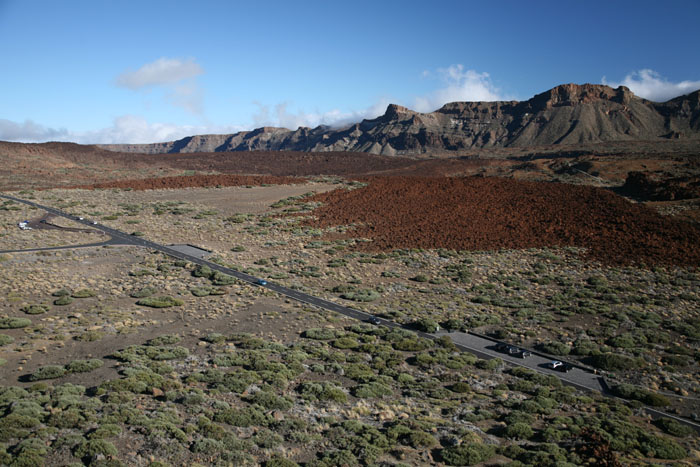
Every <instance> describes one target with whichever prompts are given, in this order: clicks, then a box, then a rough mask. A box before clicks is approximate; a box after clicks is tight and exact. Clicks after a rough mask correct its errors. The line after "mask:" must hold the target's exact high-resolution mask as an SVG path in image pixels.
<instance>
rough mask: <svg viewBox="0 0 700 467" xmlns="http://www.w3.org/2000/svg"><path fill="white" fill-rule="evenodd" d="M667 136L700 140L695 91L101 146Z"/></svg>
mask: <svg viewBox="0 0 700 467" xmlns="http://www.w3.org/2000/svg"><path fill="white" fill-rule="evenodd" d="M669 138H688V139H700V90H698V91H695V92H692V93H690V94H686V95H683V96H679V97H676V98H674V99H671V100H669V101H666V102H662V103H659V102H653V101H649V100H646V99H643V98H641V97H638V96H635V95H634V93H632V91H630V90H629V88H627V87H625V86H619V87H617V88H611V87H609V86H605V85H600V84H573V83H570V84H563V85H559V86H556V87H554V88H552V89H550V90H548V91H545V92H543V93H540V94H537V95H535V96H533V97H532V98H530V99H528V100H526V101H492V102H451V103H447V104H445V105H443V106H442V107H441V108H439V109H437V110H435V111H434V112H429V113H421V112H416V111H414V110H411V109H409V108H407V107H403V106H400V105H397V104H389V105H388V106H387V109H386V111H385V113H384V114H383V115H380V116H379V117H377V118H374V119H365V120H362V121H361V122H357V123H353V124H349V125H346V126H343V127H340V128H331V127H328V126H325V125H321V126H317V127H315V128H309V127H299V128H297V129H296V130H290V129H287V128H278V127H261V128H256V129H254V130H250V131H241V132H238V133H233V134H224V135H193V136H188V137H185V138H182V139H179V140H176V141H169V142H164V143H152V144H116V145H115V144H113V145H99V146H100V147H102V148H104V149H109V150H113V151H121V152H132V153H146V154H162V153H194V152H233V151H254V150H263V151H280V150H287V151H303V152H324V151H352V152H366V153H371V154H382V155H422V154H435V153H448V154H455V153H457V154H458V153H459V151H467V150H473V149H478V148H498V147H503V148H507V147H528V146H543V145H557V144H580V143H595V142H606V141H634V140H662V139H669Z"/></svg>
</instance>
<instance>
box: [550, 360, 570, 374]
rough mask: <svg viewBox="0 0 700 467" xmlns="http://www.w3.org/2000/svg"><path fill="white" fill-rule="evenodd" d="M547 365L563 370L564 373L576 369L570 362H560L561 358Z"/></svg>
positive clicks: (553, 368)
mask: <svg viewBox="0 0 700 467" xmlns="http://www.w3.org/2000/svg"><path fill="white" fill-rule="evenodd" d="M547 367H548V368H550V369H552V370H557V371H561V372H562V373H567V372H569V371H571V370H573V369H574V367H573V366H571V365H570V364H568V363H564V362H560V361H559V360H554V361H551V362H549V363H548V364H547Z"/></svg>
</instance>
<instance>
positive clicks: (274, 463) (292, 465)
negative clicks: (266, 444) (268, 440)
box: [265, 454, 299, 467]
mask: <svg viewBox="0 0 700 467" xmlns="http://www.w3.org/2000/svg"><path fill="white" fill-rule="evenodd" d="M265 467H299V464H297V463H296V462H294V461H291V460H289V459H285V458H284V457H281V455H280V454H275V455H274V456H272V458H270V460H268V461H267V462H265Z"/></svg>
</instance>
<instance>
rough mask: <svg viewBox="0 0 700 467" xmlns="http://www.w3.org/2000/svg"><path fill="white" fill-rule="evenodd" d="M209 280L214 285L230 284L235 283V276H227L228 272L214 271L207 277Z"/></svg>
mask: <svg viewBox="0 0 700 467" xmlns="http://www.w3.org/2000/svg"><path fill="white" fill-rule="evenodd" d="M209 279H210V280H211V283H212V284H214V285H219V286H222V285H231V284H235V283H236V278H235V277H233V276H229V275H228V274H224V273H223V272H219V271H215V272H214V274H212V275H211V276H210V278H209Z"/></svg>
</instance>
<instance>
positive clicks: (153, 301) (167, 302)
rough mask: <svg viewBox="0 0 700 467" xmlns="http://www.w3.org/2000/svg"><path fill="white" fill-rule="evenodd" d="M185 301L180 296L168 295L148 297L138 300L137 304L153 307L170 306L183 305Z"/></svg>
mask: <svg viewBox="0 0 700 467" xmlns="http://www.w3.org/2000/svg"><path fill="white" fill-rule="evenodd" d="M183 303H184V302H183V301H182V300H180V299H179V298H172V297H167V296H160V297H147V298H142V299H141V300H139V301H137V302H136V304H137V305H141V306H148V307H151V308H169V307H172V306H181V305H182V304H183Z"/></svg>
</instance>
